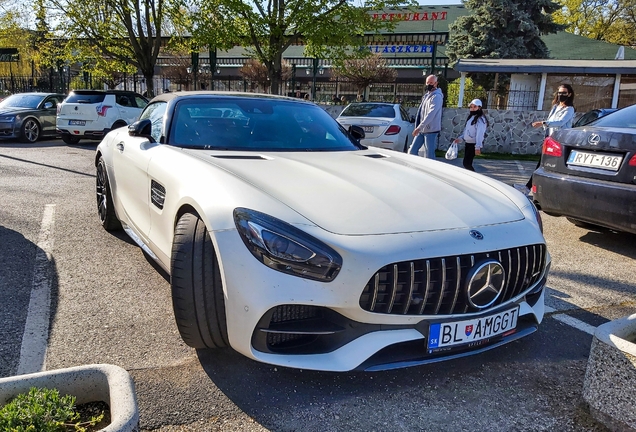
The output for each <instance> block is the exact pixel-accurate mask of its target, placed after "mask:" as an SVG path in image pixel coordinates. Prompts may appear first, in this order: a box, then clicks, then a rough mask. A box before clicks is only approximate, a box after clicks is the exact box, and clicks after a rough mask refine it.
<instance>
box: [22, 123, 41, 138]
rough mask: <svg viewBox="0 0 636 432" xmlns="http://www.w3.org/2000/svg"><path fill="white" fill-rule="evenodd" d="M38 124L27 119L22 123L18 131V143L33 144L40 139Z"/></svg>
mask: <svg viewBox="0 0 636 432" xmlns="http://www.w3.org/2000/svg"><path fill="white" fill-rule="evenodd" d="M40 132H41V130H40V123H38V121H37V120H36V119H34V118H28V119H26V120H24V123H22V128H21V130H20V141H22V142H25V143H34V142H36V141H37V140H38V138H40Z"/></svg>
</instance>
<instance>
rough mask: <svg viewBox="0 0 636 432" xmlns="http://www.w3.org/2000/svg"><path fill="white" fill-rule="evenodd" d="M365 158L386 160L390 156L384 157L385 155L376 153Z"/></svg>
mask: <svg viewBox="0 0 636 432" xmlns="http://www.w3.org/2000/svg"><path fill="white" fill-rule="evenodd" d="M364 157H368V158H371V159H386V158H388V157H389V156H387V155H383V154H378V153H374V154H367V155H364Z"/></svg>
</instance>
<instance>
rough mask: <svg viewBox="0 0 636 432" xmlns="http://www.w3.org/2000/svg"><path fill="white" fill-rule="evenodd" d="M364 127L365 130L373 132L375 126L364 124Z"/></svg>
mask: <svg viewBox="0 0 636 432" xmlns="http://www.w3.org/2000/svg"><path fill="white" fill-rule="evenodd" d="M363 129H364V131H365V132H368V133H371V132H373V126H364V128H363Z"/></svg>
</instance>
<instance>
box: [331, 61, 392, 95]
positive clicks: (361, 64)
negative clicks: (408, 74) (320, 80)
mask: <svg viewBox="0 0 636 432" xmlns="http://www.w3.org/2000/svg"><path fill="white" fill-rule="evenodd" d="M396 78H397V71H396V70H395V69H391V68H389V67H388V66H387V65H386V60H385V59H384V58H383V57H382V56H380V55H378V54H372V55H369V56H367V57H364V58H353V59H348V60H344V61H342V62H340V64H335V65H334V67H333V69H332V70H331V80H332V81H335V80H339V81H344V82H350V83H352V84H354V85H355V86H356V88H357V91H358V96H361V95H363V94H364V91H365V89H366V88H367V87H368V86H369V85H370V84H373V83H386V82H393V81H395V79H396Z"/></svg>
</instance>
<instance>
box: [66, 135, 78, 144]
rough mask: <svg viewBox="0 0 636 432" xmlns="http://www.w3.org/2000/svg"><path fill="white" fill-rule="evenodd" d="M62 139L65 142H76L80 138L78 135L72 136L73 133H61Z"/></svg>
mask: <svg viewBox="0 0 636 432" xmlns="http://www.w3.org/2000/svg"><path fill="white" fill-rule="evenodd" d="M62 141H64V142H65V143H66V144H77V143H78V142H79V141H80V139H79V137H76V136H73V135H66V134H64V135H62Z"/></svg>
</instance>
